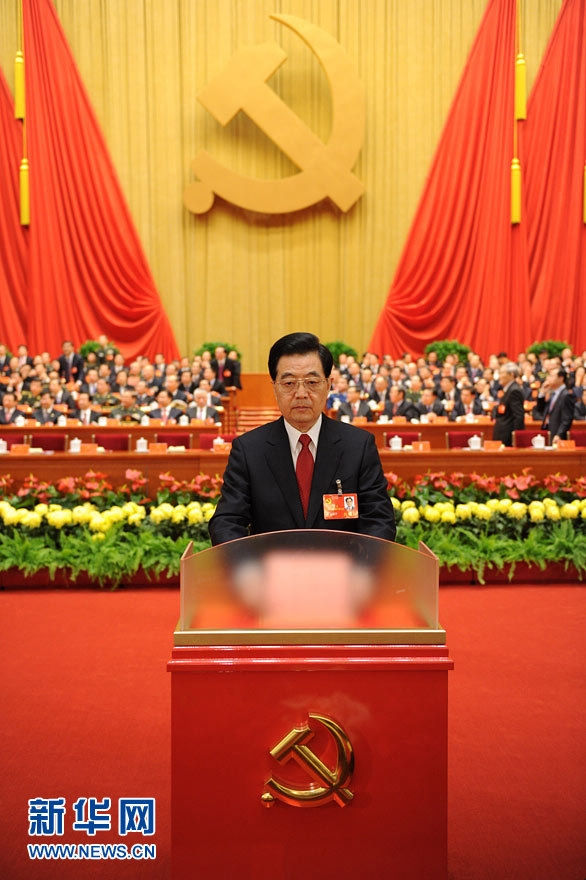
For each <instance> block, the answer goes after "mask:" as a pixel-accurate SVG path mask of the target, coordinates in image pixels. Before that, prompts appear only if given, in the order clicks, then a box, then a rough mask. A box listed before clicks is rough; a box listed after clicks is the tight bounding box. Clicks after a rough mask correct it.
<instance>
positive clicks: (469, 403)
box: [449, 386, 484, 422]
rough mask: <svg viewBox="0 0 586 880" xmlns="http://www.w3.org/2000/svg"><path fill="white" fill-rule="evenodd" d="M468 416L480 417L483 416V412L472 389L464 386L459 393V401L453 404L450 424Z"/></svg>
mask: <svg viewBox="0 0 586 880" xmlns="http://www.w3.org/2000/svg"><path fill="white" fill-rule="evenodd" d="M468 415H473V416H481V415H484V410H483V409H482V404H481V403H480V401H479V400H477V399H476V396H475V394H474V392H473V391H472V389H471V388H469V387H468V386H464V388H462V390H461V391H460V400H457V401H456V403H455V404H454V408H453V410H452V411H451V413H450V417H449V418H450V421H451V422H455V421H457V420H458V419H465V418H466V416H468Z"/></svg>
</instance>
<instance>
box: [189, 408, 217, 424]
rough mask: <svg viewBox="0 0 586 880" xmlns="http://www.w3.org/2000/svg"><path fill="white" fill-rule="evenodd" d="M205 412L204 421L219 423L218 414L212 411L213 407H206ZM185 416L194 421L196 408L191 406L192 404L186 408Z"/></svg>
mask: <svg viewBox="0 0 586 880" xmlns="http://www.w3.org/2000/svg"><path fill="white" fill-rule="evenodd" d="M205 411H206V413H205V418H206V419H213V420H214V422H219V421H220V413H219V412H218V410H217V409H214V407H213V406H206V408H205ZM185 415H186V416H189V418H190V419H196V418H197V407H196V406H193V404H192V405H191V406H188V407H187V410H186V411H185Z"/></svg>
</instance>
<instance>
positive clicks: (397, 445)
mask: <svg viewBox="0 0 586 880" xmlns="http://www.w3.org/2000/svg"><path fill="white" fill-rule="evenodd" d="M389 446H390V447H391V449H402V448H403V440H402V438H401V437H398V436H394V437H391V439H390V441H389Z"/></svg>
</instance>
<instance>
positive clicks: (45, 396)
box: [32, 391, 61, 425]
mask: <svg viewBox="0 0 586 880" xmlns="http://www.w3.org/2000/svg"><path fill="white" fill-rule="evenodd" d="M60 415H61V413H58V412H57V410H56V409H55V408H54V407H53V398H52V397H51V392H50V391H43V393H42V394H41V403H40V406H38V407H36V409H33V415H32V417H33V419H35V421H37V422H38V423H39V425H56V424H57V419H58V418H59V416H60Z"/></svg>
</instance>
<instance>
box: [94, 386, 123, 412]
mask: <svg viewBox="0 0 586 880" xmlns="http://www.w3.org/2000/svg"><path fill="white" fill-rule="evenodd" d="M96 388H97V392H96V394H94V396H93V397H92V403H94V404H97V405H98V406H100V407H101V408H102V412H103V414H104V415H107V414H108V413H109V412H110V410H111V409H112V407H114V406H119V403H120V402H119V400H118V398H117V397H115V396H114V395H113V394H112V391H111V389H110V385H109V383H108V382H107V381H106V379H103V378H99V379H98V381H97V382H96Z"/></svg>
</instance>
